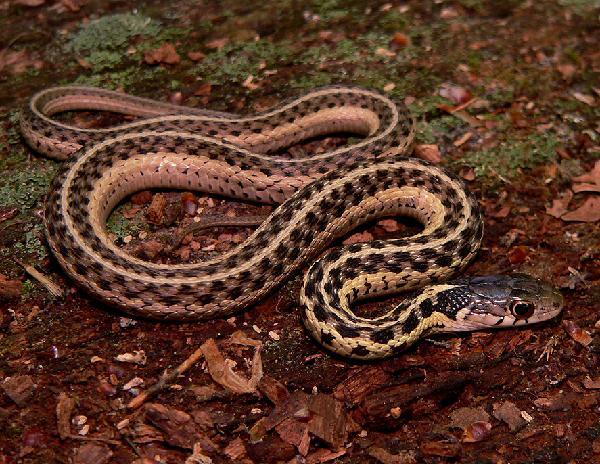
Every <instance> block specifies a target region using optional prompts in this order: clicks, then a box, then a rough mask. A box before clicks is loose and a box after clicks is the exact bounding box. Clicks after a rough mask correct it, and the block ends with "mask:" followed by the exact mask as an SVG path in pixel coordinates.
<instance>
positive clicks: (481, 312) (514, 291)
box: [438, 274, 564, 332]
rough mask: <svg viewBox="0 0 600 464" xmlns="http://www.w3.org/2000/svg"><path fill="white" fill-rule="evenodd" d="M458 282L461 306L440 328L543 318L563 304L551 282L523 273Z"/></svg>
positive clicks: (513, 323) (469, 327) (490, 325)
mask: <svg viewBox="0 0 600 464" xmlns="http://www.w3.org/2000/svg"><path fill="white" fill-rule="evenodd" d="M457 284H458V285H457V287H455V289H456V290H457V291H459V292H460V293H461V297H460V300H461V301H462V302H463V304H462V305H461V306H462V307H461V308H460V309H459V310H458V311H457V312H456V313H455V315H454V317H451V320H450V321H448V323H447V324H444V327H442V328H440V329H438V331H440V332H450V331H470V330H480V329H486V328H488V329H489V328H494V327H507V326H508V327H511V326H519V325H526V324H533V323H536V322H542V321H546V320H548V319H552V318H553V317H555V316H557V315H558V314H559V313H560V312H561V310H562V308H563V304H564V300H563V297H562V295H561V294H560V292H559V291H558V290H556V289H555V288H554V287H553V286H552V285H550V284H549V283H547V282H544V281H542V280H539V279H536V278H533V277H530V276H527V275H522V274H514V275H504V276H495V275H493V276H484V277H473V278H469V279H464V280H461V281H459V282H457Z"/></svg>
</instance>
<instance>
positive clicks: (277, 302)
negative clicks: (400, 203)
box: [0, 0, 600, 464]
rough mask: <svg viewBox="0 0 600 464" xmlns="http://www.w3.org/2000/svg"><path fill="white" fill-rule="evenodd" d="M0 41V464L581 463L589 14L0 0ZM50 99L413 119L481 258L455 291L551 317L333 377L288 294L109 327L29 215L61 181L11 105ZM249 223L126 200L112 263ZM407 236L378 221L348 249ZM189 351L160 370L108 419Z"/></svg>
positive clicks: (213, 206)
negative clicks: (473, 221)
mask: <svg viewBox="0 0 600 464" xmlns="http://www.w3.org/2000/svg"><path fill="white" fill-rule="evenodd" d="M134 3H135V4H136V5H135V7H134V6H133V4H134ZM0 25H1V27H0V463H17V462H22V463H54V462H56V463H59V462H73V463H90V464H91V463H129V462H133V461H135V462H137V463H180V462H186V463H189V464H192V463H209V462H214V463H221V462H223V463H224V462H241V463H274V462H284V463H286V462H289V463H321V462H331V463H359V462H360V463H383V464H391V463H416V462H424V463H445V462H466V463H480V464H483V463H498V464H500V463H543V464H547V463H590V462H600V369H599V357H600V314H599V312H598V309H600V285H599V283H600V267H599V266H598V262H599V259H600V256H599V255H600V227H599V225H600V222H599V221H600V193H599V192H600V161H599V160H600V117H599V116H600V79H599V71H600V51H599V50H598V37H600V5H599V4H598V2H597V1H594V0H588V1H586V0H536V1H532V0H527V1H521V0H509V1H503V2H495V1H493V0H454V1H446V0H436V1H420V0H414V1H407V2H404V1H403V2H398V1H391V2H373V1H366V0H365V1H358V0H353V1H342V0H312V1H310V0H307V1H306V2H303V1H295V0H272V1H266V2H261V6H258V3H256V2H242V1H240V0H224V1H216V0H206V1H203V2H197V1H191V0H174V1H170V2H158V1H154V2H153V1H146V2H142V1H140V2H131V1H124V0H60V1H58V0H56V1H53V0H14V1H6V0H0ZM72 83H77V84H84V85H95V86H101V87H105V88H110V89H118V90H122V91H125V92H128V93H131V94H135V95H140V96H147V97H152V98H157V99H160V100H164V101H171V102H174V103H180V104H184V105H190V106H196V107H206V108H211V109H216V110H221V111H228V112H240V113H250V114H251V113H254V112H257V111H261V110H264V109H266V108H268V107H269V106H272V105H274V104H276V103H277V102H279V101H281V100H282V99H284V98H288V97H290V96H293V95H298V94H300V93H302V92H304V91H306V90H308V89H312V88H314V87H318V86H322V85H328V84H334V83H350V84H357V85H361V86H366V87H370V88H374V89H378V90H380V91H382V92H386V93H387V94H388V95H389V96H391V97H393V98H395V99H397V100H400V101H404V102H405V103H406V104H407V105H408V106H409V108H410V109H411V111H412V112H413V113H414V114H415V115H416V116H417V118H418V121H419V122H418V131H419V134H418V137H417V142H416V143H417V153H418V154H420V155H421V156H423V157H426V158H428V159H430V160H432V161H433V162H435V163H439V164H440V165H441V166H444V167H445V168H447V169H449V170H452V171H454V172H456V173H458V174H459V175H460V176H461V177H463V178H464V180H465V183H466V184H467V186H468V188H469V189H470V190H471V191H473V192H475V194H476V195H477V197H478V198H479V200H480V202H481V204H482V206H483V209H484V211H485V225H486V234H485V238H484V243H483V247H482V250H481V251H480V253H479V255H478V258H477V259H476V260H475V262H474V263H473V264H472V265H470V266H469V267H468V268H467V271H466V273H467V274H469V275H478V274H490V273H496V274H504V273H509V272H522V273H528V274H532V275H535V276H538V277H543V278H545V279H547V280H549V281H550V282H552V283H554V284H555V285H556V286H557V287H559V288H560V289H561V291H562V292H563V295H564V296H565V300H566V305H565V309H564V312H563V314H562V315H561V317H560V318H557V319H555V320H552V321H548V322H546V323H543V324H540V325H538V326H530V327H527V328H524V329H514V330H500V331H496V332H493V333H491V332H481V333H472V334H461V335H455V336H447V337H435V338H431V339H427V340H424V341H422V342H421V343H420V344H418V345H417V346H415V347H413V348H411V349H410V350H408V351H407V352H406V353H404V354H403V355H400V356H398V357H396V358H393V359H389V360H386V361H382V362H374V363H356V362H348V361H347V360H345V359H342V358H338V357H335V356H332V355H331V354H329V353H328V352H326V351H323V350H322V349H321V348H320V346H319V345H317V344H316V343H315V342H314V341H313V340H312V339H311V338H310V336H309V335H308V334H307V332H306V331H305V330H304V328H303V326H302V322H301V318H300V316H299V314H298V307H297V295H298V291H299V284H300V276H298V277H296V278H294V279H292V280H291V281H290V282H288V283H287V284H285V285H284V286H283V287H282V288H280V289H279V290H278V291H276V292H275V293H273V294H272V295H271V296H270V297H269V298H268V299H266V300H265V301H263V302H261V303H260V304H258V305H256V306H255V307H253V308H251V309H250V310H248V311H246V312H243V313H239V314H236V315H235V316H234V317H231V318H229V319H227V320H222V319H221V320H213V321H209V322H203V323H169V324H166V323H158V322H153V321H148V320H143V319H131V318H130V317H128V316H127V315H126V314H123V313H120V312H118V311H116V310H113V309H111V308H107V307H105V306H103V305H101V304H99V303H97V302H96V301H94V299H92V298H90V297H88V296H87V295H86V294H85V293H84V292H82V291H81V290H78V289H77V288H76V287H75V286H74V284H73V283H72V281H70V280H69V279H68V278H67V276H66V275H65V274H64V273H63V272H62V271H61V269H60V267H59V266H58V264H57V262H56V261H55V260H54V258H53V257H52V256H51V254H50V252H49V250H48V248H47V245H46V243H45V238H44V231H43V225H42V223H41V211H42V208H43V200H44V196H45V195H46V194H47V193H48V188H49V184H50V181H51V179H52V177H53V175H54V173H55V172H56V170H57V168H58V166H59V165H60V163H59V162H57V161H53V160H48V159H46V158H44V157H43V156H41V155H39V154H37V153H35V152H34V151H32V150H30V149H29V148H28V147H27V146H26V145H25V143H24V141H23V140H22V138H21V136H20V133H19V127H18V119H19V112H20V109H21V108H22V107H23V106H24V105H25V104H26V103H27V101H28V99H29V98H30V97H31V95H32V94H33V93H35V92H36V91H38V90H41V89H43V88H45V87H48V86H52V85H56V84H72ZM64 117H65V118H67V120H69V121H72V122H74V123H75V124H78V125H82V126H86V127H103V126H105V125H110V124H114V123H115V122H120V121H122V120H123V118H122V117H120V116H115V115H112V114H102V113H98V112H76V113H73V114H67V115H64ZM345 140H346V139H345V138H344V137H327V138H323V139H322V140H318V141H313V142H311V143H309V144H304V145H303V146H300V147H294V148H293V149H290V152H292V153H293V151H294V150H296V151H298V150H305V149H311V150H315V149H316V150H319V149H320V150H322V149H325V148H327V147H328V146H332V145H336V144H339V143H344V142H345ZM270 211H272V208H271V207H270V206H256V205H246V204H243V203H239V202H232V201H229V200H224V199H221V198H209V197H206V196H203V195H200V194H197V193H193V194H192V193H189V192H188V193H184V194H181V193H178V192H144V193H142V194H138V195H136V196H134V197H133V198H131V199H129V200H127V201H126V202H124V203H123V204H121V205H120V206H119V207H118V208H117V209H116V210H115V212H114V213H113V214H112V215H111V217H110V218H109V221H108V229H109V231H110V233H112V234H113V235H114V239H115V241H116V243H118V244H119V245H122V246H123V247H124V248H125V249H127V250H128V251H129V252H131V253H133V254H137V255H138V256H142V257H145V258H147V259H154V260H155V261H156V260H159V261H160V260H162V261H164V262H188V261H197V260H201V259H204V258H206V257H207V256H214V255H215V254H218V253H220V252H223V251H226V250H228V249H231V248H232V247H234V246H235V245H236V244H237V243H239V242H241V241H243V240H244V239H245V238H246V237H247V236H248V235H249V234H250V233H251V229H241V230H234V231H231V230H225V229H221V230H219V229H217V230H214V231H202V232H198V233H196V234H194V235H193V236H189V237H187V238H186V239H185V240H184V242H183V244H182V246H180V247H179V248H178V249H177V250H175V251H173V252H170V253H169V252H167V251H165V249H164V243H163V241H162V238H163V237H164V236H165V235H167V234H172V233H175V232H176V231H177V230H179V229H178V227H181V226H182V225H185V224H189V223H190V222H192V221H193V220H194V217H198V216H201V215H203V214H211V213H214V212H218V213H224V214H228V215H230V216H231V215H233V216H237V215H244V214H261V215H266V214H268V213H269V212H270ZM410 230H411V227H406V226H405V224H404V223H403V222H402V221H396V220H394V219H392V220H386V221H382V222H379V223H377V224H375V225H373V226H371V227H369V228H365V229H363V230H361V231H359V233H358V235H354V236H352V238H351V239H352V240H368V239H370V238H372V237H381V236H389V235H394V234H399V233H400V234H402V233H406V232H407V231H410ZM25 266H33V267H34V268H35V269H37V271H38V272H39V273H41V274H42V276H45V278H46V279H49V280H50V281H51V282H54V283H55V284H57V285H58V286H59V287H60V288H61V289H62V290H63V293H64V296H63V297H60V298H58V297H53V296H52V295H51V293H49V291H48V288H47V286H46V285H44V284H43V282H42V281H43V280H44V279H43V278H42V279H41V280H40V279H39V278H35V277H32V275H30V274H28V273H27V272H26V269H25ZM197 350H199V351H197ZM193 353H196V354H198V355H199V359H198V360H197V362H196V363H194V364H193V365H191V367H190V368H189V370H187V371H186V372H185V373H184V374H183V375H181V376H178V377H177V378H175V379H174V381H173V382H171V383H170V384H169V385H168V386H167V388H165V389H163V390H162V391H160V392H158V393H157V394H156V395H154V396H153V397H151V398H149V400H148V401H147V402H146V403H145V404H144V405H142V406H141V407H139V408H137V409H135V410H133V409H131V408H128V407H127V405H128V403H129V402H130V401H131V400H132V399H134V398H136V397H137V396H138V395H139V394H141V393H142V392H144V391H146V390H147V389H148V388H149V387H151V386H152V385H154V384H155V383H156V382H157V381H158V380H159V379H160V378H161V375H162V374H163V372H164V371H165V370H166V369H173V368H175V367H176V366H178V365H179V364H180V363H182V362H183V361H184V360H185V359H186V358H187V357H188V356H190V355H192V354H193ZM232 366H234V367H233V371H231V369H232ZM261 369H262V370H261ZM223 371H225V374H223V373H222V372H223ZM219 372H221V375H220V374H219Z"/></svg>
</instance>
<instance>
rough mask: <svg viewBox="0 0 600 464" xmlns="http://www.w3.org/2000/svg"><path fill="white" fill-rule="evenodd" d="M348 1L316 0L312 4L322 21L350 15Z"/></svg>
mask: <svg viewBox="0 0 600 464" xmlns="http://www.w3.org/2000/svg"><path fill="white" fill-rule="evenodd" d="M347 3H348V2H346V1H345V0H314V1H313V2H312V5H313V9H314V12H315V13H316V14H318V15H319V18H321V21H335V20H338V19H342V18H344V17H346V16H347V15H348V13H349V9H348V5H347Z"/></svg>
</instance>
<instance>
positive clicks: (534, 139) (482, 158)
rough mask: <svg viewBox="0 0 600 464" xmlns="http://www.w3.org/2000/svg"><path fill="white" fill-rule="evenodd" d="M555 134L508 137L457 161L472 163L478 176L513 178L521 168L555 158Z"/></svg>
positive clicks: (530, 166) (557, 143)
mask: <svg viewBox="0 0 600 464" xmlns="http://www.w3.org/2000/svg"><path fill="white" fill-rule="evenodd" d="M558 145H559V141H558V139H557V138H556V135H554V134H552V133H548V134H535V135H530V136H529V137H527V138H525V139H522V140H509V141H505V142H503V143H501V144H500V145H498V146H497V147H494V148H491V149H489V150H483V151H478V152H473V153H469V154H467V155H465V156H464V157H462V158H461V159H460V160H458V164H460V165H463V166H469V167H472V168H473V169H474V170H475V173H476V174H477V175H479V176H484V177H493V176H495V175H496V176H501V177H503V178H505V179H514V178H515V177H518V176H519V170H520V169H530V168H533V167H535V166H538V165H540V164H545V163H548V162H550V161H553V160H555V159H556V148H557V147H558Z"/></svg>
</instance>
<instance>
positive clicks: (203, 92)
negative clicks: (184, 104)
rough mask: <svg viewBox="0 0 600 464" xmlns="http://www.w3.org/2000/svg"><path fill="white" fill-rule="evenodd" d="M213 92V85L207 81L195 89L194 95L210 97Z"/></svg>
mask: <svg viewBox="0 0 600 464" xmlns="http://www.w3.org/2000/svg"><path fill="white" fill-rule="evenodd" d="M211 92H212V85H211V84H210V83H209V82H205V83H204V84H202V85H201V86H200V87H198V88H197V89H196V90H195V91H194V95H196V96H197V97H208V96H209V95H210V94H211Z"/></svg>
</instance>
